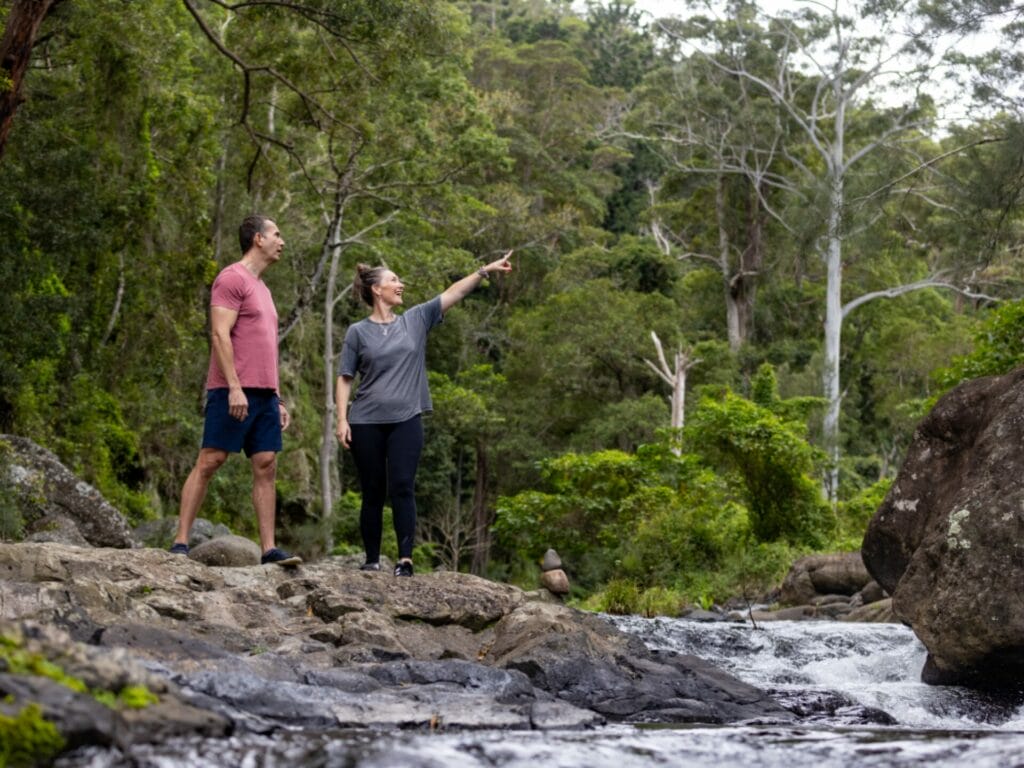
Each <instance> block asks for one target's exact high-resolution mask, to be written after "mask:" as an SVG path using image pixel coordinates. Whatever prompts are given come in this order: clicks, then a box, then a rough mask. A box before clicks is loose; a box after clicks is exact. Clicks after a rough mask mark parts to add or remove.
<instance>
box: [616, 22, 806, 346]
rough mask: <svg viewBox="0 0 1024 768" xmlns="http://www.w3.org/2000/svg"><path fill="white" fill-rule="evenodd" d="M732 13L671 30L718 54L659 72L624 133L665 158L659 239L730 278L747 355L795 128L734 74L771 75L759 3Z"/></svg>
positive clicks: (658, 199)
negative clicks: (785, 149) (789, 136)
mask: <svg viewBox="0 0 1024 768" xmlns="http://www.w3.org/2000/svg"><path fill="white" fill-rule="evenodd" d="M730 14H731V18H730V19H729V20H728V21H726V22H713V21H710V20H708V19H702V18H697V19H691V20H688V21H687V22H681V21H680V22H678V23H675V22H668V21H665V22H662V24H663V25H667V26H670V28H671V30H672V35H670V36H669V41H670V42H672V41H673V40H674V39H675V38H674V37H673V35H675V36H687V37H688V36H699V37H700V38H701V39H703V40H707V41H708V42H710V44H711V46H712V48H713V50H711V51H708V52H702V53H701V54H695V55H691V56H689V57H687V58H683V59H681V60H679V61H676V62H673V63H670V64H668V65H666V66H664V67H662V68H660V69H658V70H656V71H654V72H652V73H650V74H649V75H648V77H647V78H646V80H645V82H644V84H643V86H642V87H641V88H638V89H637V91H636V96H635V99H636V103H635V104H634V106H633V109H632V110H631V112H630V114H629V115H628V116H627V117H626V119H625V125H624V128H625V130H618V131H616V135H623V136H626V137H628V138H630V139H632V140H634V141H643V142H645V143H646V144H648V145H649V146H651V147H652V148H653V149H654V151H655V152H657V153H658V155H659V156H660V157H661V158H662V160H663V163H664V165H665V166H666V167H667V169H668V173H666V174H665V175H664V176H663V177H662V178H661V179H657V180H656V179H650V180H648V185H649V189H650V196H651V205H650V213H649V216H650V227H651V233H652V235H653V236H654V238H655V239H656V240H657V241H658V243H659V244H660V245H661V247H662V248H663V249H664V250H665V252H666V253H670V252H671V253H674V254H676V255H677V257H678V258H680V259H685V260H691V261H692V260H703V261H706V262H708V263H710V264H711V265H712V266H713V268H714V269H715V270H716V272H717V273H718V274H719V275H720V276H721V280H722V288H723V297H724V303H725V317H726V331H727V333H728V338H729V346H730V348H731V349H732V350H733V351H734V352H737V351H739V350H740V348H741V347H742V346H743V345H744V344H746V343H747V341H748V340H749V338H750V334H751V330H752V326H753V319H754V301H755V297H756V292H757V285H758V281H759V279H760V277H761V271H762V264H763V261H764V256H765V251H766V248H767V244H766V239H767V238H766V230H767V223H768V218H769V217H770V216H774V217H776V218H777V219H778V220H779V221H782V222H783V224H784V223H785V222H784V220H783V219H782V218H781V217H780V216H779V214H778V212H776V211H775V209H774V207H773V203H772V197H773V193H774V192H775V190H777V189H790V188H791V182H790V181H789V180H787V179H786V177H785V175H784V172H781V171H780V170H779V168H778V167H777V166H778V164H779V162H780V157H781V146H780V143H781V139H782V135H783V131H784V129H785V126H784V125H783V123H782V121H780V119H779V116H778V114H777V113H776V110H775V108H774V107H773V106H772V104H771V100H770V98H768V97H767V96H766V95H765V94H763V93H759V89H756V88H751V87H750V84H749V83H748V82H747V81H746V80H745V79H744V78H742V77H738V76H737V75H735V74H733V72H734V71H738V70H741V69H742V70H749V71H751V72H760V73H762V74H764V75H766V76H767V75H768V72H767V71H766V66H767V65H769V64H770V63H771V59H772V56H773V53H772V51H771V50H770V48H769V45H768V42H769V41H768V38H767V35H766V34H765V32H764V30H762V29H760V28H759V27H757V24H756V6H754V5H753V4H751V3H746V2H736V3H733V4H732V5H731V6H730ZM708 209H710V211H708ZM698 211H700V213H698ZM701 214H703V215H701ZM705 222H707V223H705Z"/></svg>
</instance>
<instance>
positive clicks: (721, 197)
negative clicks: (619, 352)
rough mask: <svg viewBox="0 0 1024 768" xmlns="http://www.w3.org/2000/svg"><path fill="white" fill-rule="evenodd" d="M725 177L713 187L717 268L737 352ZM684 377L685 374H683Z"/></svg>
mask: <svg viewBox="0 0 1024 768" xmlns="http://www.w3.org/2000/svg"><path fill="white" fill-rule="evenodd" d="M725 205H726V200H725V177H724V176H719V177H718V184H717V185H716V187H715V219H716V222H717V224H718V268H719V271H720V272H721V273H722V289H723V290H722V292H723V293H724V294H725V326H726V329H727V331H728V334H729V349H730V350H732V351H733V352H738V351H739V348H740V347H741V346H743V330H742V328H741V327H740V307H739V304H738V303H737V301H736V297H735V296H733V294H732V277H733V268H732V265H731V264H730V263H729V248H730V243H729V230H728V220H727V217H728V213H727V211H726V209H725ZM684 378H685V376H684Z"/></svg>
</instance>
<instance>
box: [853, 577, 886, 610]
mask: <svg viewBox="0 0 1024 768" xmlns="http://www.w3.org/2000/svg"><path fill="white" fill-rule="evenodd" d="M856 596H859V597H860V602H861V604H862V605H867V604H869V603H877V602H878V601H879V600H883V599H884V598H885V597H886V594H885V590H884V589H882V585H881V584H879V583H878V582H877V581H874V580H872V581H869V582H868V583H867V585H866V586H865V587H864V589H862V590H861V591H860V592H858V593H857V595H856Z"/></svg>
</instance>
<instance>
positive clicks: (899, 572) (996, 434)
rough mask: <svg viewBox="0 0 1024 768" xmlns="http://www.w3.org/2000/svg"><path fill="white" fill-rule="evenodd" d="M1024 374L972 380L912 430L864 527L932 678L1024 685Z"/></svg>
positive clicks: (870, 552)
mask: <svg viewBox="0 0 1024 768" xmlns="http://www.w3.org/2000/svg"><path fill="white" fill-rule="evenodd" d="M1022 414H1024V368H1021V369H1017V370H1015V371H1013V372H1011V373H1008V374H1006V375H1004V376H990V377H985V378H980V379H975V380H973V381H969V382H966V383H965V384H962V385H960V386H958V387H956V388H955V389H953V390H952V391H951V392H949V393H947V394H946V395H945V396H943V397H942V398H941V399H940V400H939V402H938V403H936V405H935V407H934V408H933V409H932V410H931V412H930V413H929V414H928V415H927V416H926V417H925V418H924V419H923V420H922V421H921V423H920V424H919V425H918V427H917V429H916V430H915V432H914V437H913V440H912V442H911V444H910V446H909V448H908V450H907V456H906V459H905V461H904V463H903V466H902V467H901V468H900V471H899V474H898V475H897V477H896V480H895V482H894V483H893V485H892V488H891V489H890V490H889V493H888V495H887V496H886V498H885V500H884V501H883V503H882V505H881V507H880V508H879V509H878V511H877V512H876V513H875V515H874V517H873V518H872V519H871V522H870V524H869V525H868V530H867V534H866V535H865V537H864V543H863V547H862V552H863V556H864V562H865V564H866V565H867V568H868V570H869V571H870V573H871V574H872V576H874V577H875V579H876V580H877V581H878V583H879V584H880V585H881V586H882V588H884V589H885V590H886V591H887V592H888V593H889V594H890V595H892V607H893V611H894V613H895V615H896V616H897V618H898V619H899V620H900V621H902V622H904V623H906V624H908V625H909V626H911V627H912V628H913V630H914V632H915V634H916V635H917V636H918V638H920V640H921V642H922V643H923V644H924V645H925V647H926V648H927V649H928V652H929V654H930V661H929V665H928V669H927V670H926V674H925V675H924V677H925V678H927V680H928V681H932V682H935V681H940V680H941V681H942V682H945V683H949V682H953V681H955V682H958V683H961V684H965V685H974V686H979V687H999V688H1002V687H1006V686H1009V687H1013V688H1020V687H1021V686H1024V641H1022V639H1021V638H1024V604H1022V603H1021V601H1020V600H1017V599H1014V598H1013V596H1014V595H1017V594H1018V593H1019V591H1020V585H1021V583H1024V454H1022V452H1021V448H1020V446H1021V445H1022V443H1024V417H1022Z"/></svg>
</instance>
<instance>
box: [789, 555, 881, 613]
mask: <svg viewBox="0 0 1024 768" xmlns="http://www.w3.org/2000/svg"><path fill="white" fill-rule="evenodd" d="M870 581H871V576H870V575H869V574H868V572H867V569H866V568H865V567H864V561H863V560H862V559H861V554H860V552H837V553H834V554H827V555H807V556H806V557H801V558H800V559H799V560H797V561H796V562H795V563H793V566H792V567H791V568H790V569H789V573H788V574H786V578H785V580H784V581H783V582H782V593H781V595H780V596H779V601H780V602H781V603H782V604H783V605H803V604H805V603H811V602H813V601H814V599H815V598H817V597H819V596H823V595H855V594H857V593H858V592H860V591H861V590H862V589H864V587H866V586H867V584H868V582H870Z"/></svg>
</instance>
